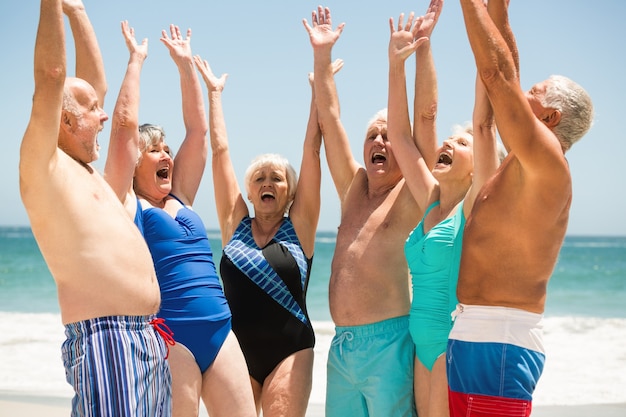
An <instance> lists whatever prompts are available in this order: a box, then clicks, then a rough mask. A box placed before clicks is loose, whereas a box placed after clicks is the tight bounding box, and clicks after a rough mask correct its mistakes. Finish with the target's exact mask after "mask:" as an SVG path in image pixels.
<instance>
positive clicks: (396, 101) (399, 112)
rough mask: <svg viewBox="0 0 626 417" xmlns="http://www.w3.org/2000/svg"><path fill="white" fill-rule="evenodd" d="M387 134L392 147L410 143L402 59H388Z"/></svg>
mask: <svg viewBox="0 0 626 417" xmlns="http://www.w3.org/2000/svg"><path fill="white" fill-rule="evenodd" d="M387 101H388V103H387V134H388V137H389V140H390V141H391V144H392V146H393V148H394V149H397V150H398V151H401V150H402V149H407V148H408V147H409V146H410V145H411V144H412V134H411V121H410V119H409V108H408V96H407V90H406V70H405V68H404V61H403V60H392V59H390V61H389V91H388V98H387Z"/></svg>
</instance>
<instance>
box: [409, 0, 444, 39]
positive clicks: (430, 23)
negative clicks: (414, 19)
mask: <svg viewBox="0 0 626 417" xmlns="http://www.w3.org/2000/svg"><path fill="white" fill-rule="evenodd" d="M442 9H443V0H432V1H431V2H430V5H429V6H428V9H427V10H426V14H425V15H424V16H421V17H420V18H418V20H419V25H417V26H418V27H417V33H416V35H415V39H419V38H422V37H425V38H430V36H431V35H432V33H433V30H434V29H435V26H436V25H437V22H438V21H439V16H440V15H441V10H442Z"/></svg>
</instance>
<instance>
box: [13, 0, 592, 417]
mask: <svg viewBox="0 0 626 417" xmlns="http://www.w3.org/2000/svg"><path fill="white" fill-rule="evenodd" d="M460 3H461V7H462V10H463V16H464V20H465V27H466V30H467V34H468V38H469V41H470V45H471V48H472V51H473V53H474V57H475V62H476V74H477V75H476V84H475V101H474V110H473V118H472V124H471V126H466V127H463V128H459V129H457V130H456V131H455V132H454V134H453V135H452V136H450V137H448V138H447V139H446V140H444V141H443V143H442V144H441V145H439V144H438V139H437V133H436V117H437V108H438V97H437V76H436V71H435V65H434V62H433V55H432V51H431V42H430V39H431V37H432V36H433V32H434V29H435V27H436V24H437V22H438V19H439V16H440V14H441V12H442V9H443V0H431V1H430V4H429V6H428V8H427V10H426V12H425V14H424V15H422V16H415V15H414V14H413V13H410V14H408V15H405V14H400V15H399V18H398V20H397V21H395V20H394V19H393V18H392V19H390V20H389V27H390V40H389V48H388V59H389V85H388V103H387V107H386V108H385V109H383V110H381V111H379V112H377V113H376V114H375V115H374V117H373V118H372V120H371V121H370V122H369V123H368V127H367V131H366V135H365V140H364V143H363V157H364V160H363V163H360V162H358V161H357V159H356V158H355V157H354V156H353V154H352V152H351V150H350V144H349V140H348V137H347V134H346V131H345V129H344V127H343V125H342V123H341V118H340V111H339V109H340V105H339V98H338V94H337V89H336V85H335V80H334V75H335V73H337V72H338V71H339V70H341V68H342V65H343V62H342V61H341V60H333V59H332V49H333V47H334V45H335V44H336V42H337V41H338V40H339V38H340V36H341V33H342V31H343V28H344V24H343V23H342V24H339V25H336V26H333V23H332V21H331V12H330V10H329V9H328V8H324V7H322V6H319V7H318V8H317V9H316V10H314V11H313V13H312V16H311V20H310V21H309V20H307V19H304V20H303V25H304V27H305V30H306V31H307V33H308V34H309V38H310V43H311V46H312V49H313V58H314V68H313V72H312V73H310V74H309V83H310V86H311V102H310V110H309V119H308V124H307V126H306V130H305V137H304V142H303V153H302V162H301V166H300V175H299V176H298V175H297V174H296V171H295V169H294V168H293V167H292V166H291V164H290V163H289V162H288V161H287V160H286V159H285V158H283V157H282V156H280V155H279V154H275V153H268V154H263V155H260V156H259V157H257V158H256V159H254V160H253V161H252V163H251V165H250V166H249V167H248V169H247V171H246V173H245V179H244V186H245V197H244V192H243V191H242V190H241V189H240V187H239V185H238V182H237V176H236V174H235V170H234V167H233V163H232V161H231V157H230V148H229V141H228V135H227V129H226V124H225V119H224V113H223V109H222V94H223V91H224V88H225V84H226V79H227V75H226V74H224V75H222V76H219V77H218V76H216V75H215V74H213V72H212V70H211V67H210V66H209V63H208V62H207V61H205V60H203V59H202V58H201V57H200V56H199V55H195V56H194V55H193V54H192V50H191V35H192V33H191V30H188V31H187V32H186V34H184V33H182V32H181V30H180V29H179V27H178V26H176V25H171V26H170V28H169V31H166V30H163V32H162V34H161V38H160V40H161V42H162V43H163V45H164V46H165V47H166V48H167V49H168V51H169V53H170V56H171V58H172V61H173V62H174V64H175V65H176V67H177V69H178V72H179V77H180V86H181V97H182V116H183V122H184V126H185V137H184V140H183V141H182V144H181V146H180V149H178V151H177V152H176V155H174V152H173V150H172V149H170V147H169V146H168V144H167V142H166V141H165V131H164V129H163V128H162V127H161V126H159V125H158V124H140V123H139V103H140V79H141V72H142V68H143V64H144V61H145V59H146V57H147V56H148V42H147V40H145V39H144V40H143V41H138V40H137V38H136V35H135V31H134V29H133V28H132V27H131V26H130V24H129V23H128V22H126V21H124V22H122V23H121V32H122V36H123V39H124V41H125V44H126V47H127V50H128V53H129V59H128V65H127V68H126V73H125V76H124V79H123V81H122V84H121V87H120V90H119V94H118V96H117V100H116V102H115V107H114V110H113V113H112V117H111V137H110V143H109V148H108V155H107V158H106V164H105V168H104V173H103V175H101V174H100V173H98V172H97V171H96V170H95V169H94V168H93V167H92V165H91V163H92V162H93V161H95V160H96V159H98V157H99V146H98V142H97V135H98V133H99V132H100V131H101V130H102V128H103V125H104V122H106V121H107V120H108V115H107V114H106V113H105V112H104V110H103V106H104V99H105V95H106V92H107V88H108V87H107V82H106V77H105V72H104V65H103V60H102V56H101V54H100V50H99V47H98V42H97V39H96V35H95V33H94V30H93V27H92V25H91V23H90V21H89V18H88V16H87V13H86V11H85V7H84V5H83V3H82V0H41V10H40V20H39V26H38V31H37V37H36V43H35V61H34V75H35V92H34V96H33V107H32V112H31V117H30V121H29V124H28V127H27V130H26V132H25V134H24V138H23V140H22V145H21V149H20V164H19V169H20V191H21V196H22V200H23V203H24V206H25V207H26V210H27V213H28V215H29V219H30V222H31V227H32V230H33V234H34V236H35V239H36V240H37V242H38V245H39V248H40V250H41V252H42V254H43V256H44V258H45V260H46V262H47V265H48V267H49V269H50V272H51V274H52V276H53V277H54V279H55V282H56V285H57V288H58V299H59V305H60V309H61V316H62V321H63V324H64V326H65V334H66V340H65V342H64V343H63V346H62V356H63V362H64V366H65V371H66V378H67V381H68V383H69V384H71V385H72V386H73V388H74V391H75V395H74V397H73V399H72V415H75V416H103V415H107V416H169V415H175V416H197V415H198V413H199V408H200V400H202V402H203V403H204V405H205V407H206V409H207V412H208V414H209V415H210V416H212V417H216V416H258V415H259V413H261V412H262V414H263V416H265V417H270V416H289V417H292V416H304V415H305V414H306V409H307V405H308V400H309V396H310V393H311V388H312V369H313V347H314V344H315V334H314V330H313V327H312V324H311V321H310V319H309V316H308V313H307V307H306V290H307V286H308V280H309V276H310V272H311V265H312V258H313V253H314V246H315V245H314V243H315V233H316V229H317V223H318V219H319V213H320V187H321V163H320V153H321V148H322V142H323V144H324V151H325V154H326V160H327V162H328V167H329V171H330V174H331V176H332V179H333V182H334V185H335V187H336V190H337V194H338V197H339V200H340V202H341V220H340V224H339V227H338V232H337V240H336V248H335V253H334V257H333V260H332V265H331V276H330V284H329V305H330V313H331V317H332V320H333V322H334V324H335V330H336V331H335V335H334V337H333V340H332V343H331V347H330V351H329V354H328V363H327V394H326V415H327V416H369V415H373V416H415V415H419V416H420V417H424V416H427V417H436V416H487V415H498V416H506V415H511V416H513V415H515V416H520V415H525V416H528V415H530V412H531V407H532V394H533V391H534V388H535V386H536V383H537V380H538V379H539V377H540V375H541V372H542V369H543V364H544V359H545V352H544V349H543V346H542V336H541V320H542V313H543V310H544V304H545V298H546V287H547V283H548V280H549V278H550V275H551V274H552V270H553V268H554V266H555V263H556V259H557V256H558V253H559V250H560V247H561V244H562V242H563V239H564V236H565V232H566V229H567V221H568V213H569V207H570V203H571V196H572V191H571V177H570V173H569V169H568V164H567V160H566V159H565V155H564V154H565V152H566V151H567V150H569V149H570V147H571V146H572V144H573V143H575V142H576V141H577V140H579V139H580V138H581V137H582V136H583V135H584V134H585V133H586V132H587V131H588V129H589V128H590V126H591V124H592V120H593V107H592V103H591V100H590V98H589V96H588V94H587V93H586V92H585V90H583V89H582V88H581V87H580V86H579V85H577V84H576V83H574V82H573V81H571V80H569V79H568V78H566V77H563V76H552V77H550V78H548V79H547V80H545V81H543V82H540V83H538V84H535V85H534V86H533V87H532V88H531V90H530V91H528V92H524V91H523V90H522V89H521V86H520V77H519V60H518V52H517V47H516V43H515V37H514V36H513V33H512V30H511V27H510V25H509V19H508V6H509V0H489V1H488V2H487V1H485V0H460ZM64 15H65V16H67V18H68V20H69V24H70V28H71V32H72V34H73V38H74V44H75V50H76V51H75V52H76V73H75V77H69V76H68V74H67V73H68V69H67V63H66V45H65V43H66V41H65V33H64ZM411 55H415V82H414V101H413V115H412V120H411V115H410V114H409V113H410V112H409V104H408V93H407V85H406V84H407V83H406V81H407V80H406V73H405V64H406V61H407V59H408V58H409V57H410V56H411ZM198 73H199V74H200V77H199V76H198ZM200 78H201V79H202V80H203V81H204V83H205V85H206V88H207V90H208V104H209V109H208V118H207V112H206V109H205V105H204V99H203V93H202V85H201V82H200ZM496 128H497V130H496ZM207 132H208V136H209V139H208V140H207ZM497 133H499V136H500V139H501V141H502V144H503V145H504V148H505V149H506V155H505V154H504V152H503V151H501V150H500V148H499V146H500V145H499V143H498V140H497ZM209 152H210V153H211V165H212V178H213V185H214V190H215V204H216V207H217V216H218V223H219V227H220V231H221V239H222V248H223V249H222V250H223V255H222V257H221V262H220V265H219V274H218V272H217V266H216V265H215V264H214V261H213V252H212V249H211V247H210V245H209V241H208V237H207V233H206V227H205V225H204V223H203V221H202V220H201V219H200V217H199V216H198V215H197V213H195V212H194V211H193V209H192V206H193V203H194V201H195V198H196V194H197V192H198V189H199V187H200V182H201V179H202V177H203V174H204V169H205V166H206V163H207V158H208V155H209ZM246 199H247V200H248V201H246ZM249 205H251V206H252V208H253V215H251V213H250V208H249Z"/></svg>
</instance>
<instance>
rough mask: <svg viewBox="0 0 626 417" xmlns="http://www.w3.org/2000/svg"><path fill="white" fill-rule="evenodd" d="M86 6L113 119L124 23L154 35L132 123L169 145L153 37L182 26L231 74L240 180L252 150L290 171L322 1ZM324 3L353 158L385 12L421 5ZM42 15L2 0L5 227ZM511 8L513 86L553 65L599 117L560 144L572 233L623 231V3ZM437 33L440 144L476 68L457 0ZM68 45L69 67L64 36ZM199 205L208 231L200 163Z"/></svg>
mask: <svg viewBox="0 0 626 417" xmlns="http://www.w3.org/2000/svg"><path fill="white" fill-rule="evenodd" d="M84 2H85V5H86V7H87V11H88V13H89V16H90V19H91V21H92V23H93V25H94V27H95V30H96V34H97V36H98V39H99V42H100V47H101V49H102V53H103V56H104V61H105V66H106V71H107V79H108V83H109V93H108V95H107V99H106V102H105V105H104V108H105V111H106V112H107V113H108V114H109V115H110V114H111V112H112V110H113V105H114V103H115V98H116V96H117V92H118V90H119V86H120V83H121V79H122V77H123V74H124V71H125V68H126V63H127V60H128V52H127V49H126V46H125V44H124V40H123V38H122V35H121V31H120V22H121V21H122V20H129V22H130V24H131V26H133V27H134V28H135V32H136V36H137V38H138V39H142V38H144V37H147V38H149V56H148V59H147V61H146V63H145V65H144V69H143V73H142V90H141V111H140V119H141V120H140V121H141V122H142V123H143V122H150V123H158V124H161V125H162V126H163V127H164V128H165V131H166V133H167V139H168V142H169V144H170V146H172V147H173V148H174V149H175V150H176V149H177V148H178V146H179V145H180V140H181V139H182V137H183V135H184V133H183V124H182V116H181V104H180V90H179V81H178V74H177V71H176V68H175V65H174V64H173V62H172V60H171V58H170V57H169V54H168V52H167V49H166V48H165V46H163V45H162V44H161V43H160V42H159V37H160V33H161V29H167V28H168V27H169V24H170V23H174V24H177V25H179V26H180V27H181V29H182V30H183V31H185V30H186V29H187V28H188V27H190V28H192V31H193V35H192V49H193V51H194V53H197V54H200V55H202V57H203V58H205V59H207V60H208V61H209V63H210V64H211V66H212V68H213V71H214V72H215V73H216V74H221V73H224V72H226V73H228V74H229V78H228V81H227V83H226V89H225V91H224V96H223V97H224V111H225V114H226V123H227V127H228V133H229V139H230V144H231V153H232V157H233V162H234V164H235V169H236V170H237V172H238V173H239V175H240V183H241V179H242V178H243V173H244V171H245V168H246V167H247V166H248V163H249V162H250V160H251V159H252V158H253V157H254V156H256V155H257V154H259V153H264V152H277V153H281V154H283V155H285V156H286V157H287V158H289V160H290V161H291V162H292V164H293V165H294V166H295V167H296V169H297V170H298V169H299V166H300V156H301V149H302V140H303V135H304V131H305V127H306V121H307V117H308V111H309V100H310V89H309V86H308V81H307V73H308V72H309V71H311V70H312V67H313V59H312V57H313V54H312V51H311V47H310V44H309V40H308V36H307V34H306V31H305V30H304V28H303V26H302V22H301V20H302V18H308V19H310V16H311V11H312V10H313V9H314V8H315V7H316V6H317V4H318V3H312V2H308V1H301V0H276V1H268V2H256V1H237V0H229V1H221V2H209V1H206V0H204V1H201V0H187V1H179V2H174V1H164V0H108V1H102V0H99V1H97V0H84ZM324 5H325V6H329V7H330V8H331V11H332V13H333V19H334V24H335V25H336V24H338V23H340V22H346V27H345V29H344V32H343V34H342V36H341V39H340V40H339V42H338V44H337V45H336V47H335V50H334V57H336V58H342V59H343V60H344V61H345V64H344V68H343V69H342V70H341V72H340V73H339V74H338V75H337V85H338V89H339V95H340V101H341V110H342V120H343V123H344V125H345V127H346V130H347V132H348V135H349V137H350V142H351V147H352V151H353V153H354V154H355V156H356V158H357V160H359V161H361V160H362V143H363V138H364V134H365V125H366V123H367V121H368V120H369V119H370V117H371V116H372V115H373V114H374V113H375V112H376V111H377V110H379V109H380V108H383V107H386V105H387V104H386V102H387V44H388V41H389V26H388V19H389V17H392V16H393V17H394V19H397V17H398V15H399V13H400V12H407V13H408V12H410V11H412V10H413V11H415V12H416V13H418V14H421V13H423V12H424V11H425V9H426V7H427V5H428V0H419V1H406V0H402V1H400V0H387V1H384V2H371V1H364V2H352V1H346V0H343V1H334V2H330V3H326V4H324ZM38 14H39V2H38V1H36V0H26V1H20V2H4V1H3V2H1V4H0V22H1V24H2V25H1V27H3V28H4V33H5V38H4V39H5V40H4V45H3V51H2V52H3V60H2V61H3V65H2V67H1V68H2V69H1V70H0V71H2V77H0V92H1V93H2V94H1V99H0V114H1V115H2V116H1V117H2V119H1V122H2V126H3V129H4V139H3V143H5V145H6V146H5V147H4V150H5V159H6V165H7V166H5V180H4V190H3V193H4V198H3V201H4V203H3V204H1V205H0V225H28V218H27V216H26V213H25V211H24V209H23V206H22V204H21V201H20V197H19V189H18V158H19V144H20V141H21V138H22V135H23V133H24V130H25V128H26V125H27V123H28V118H29V115H30V107H31V106H30V103H31V98H32V93H33V81H32V80H33V75H32V65H33V50H34V40H35V33H36V28H37V22H38ZM510 15H511V22H512V26H513V30H514V32H515V35H516V37H517V42H518V46H519V50H520V60H521V74H522V87H523V88H524V89H528V88H530V87H531V86H532V84H534V83H536V82H538V81H541V80H543V79H545V78H547V77H548V76H549V75H551V74H563V75H566V76H568V77H570V78H572V79H574V80H575V81H577V82H578V83H580V84H581V85H582V86H583V87H585V88H586V89H587V91H588V92H589V93H590V94H591V96H592V98H593V100H594V104H595V109H596V119H595V125H594V127H593V128H592V130H591V131H590V132H589V133H588V134H587V135H586V136H585V137H584V138H583V139H582V141H581V142H580V143H578V144H576V145H575V146H574V147H573V148H572V150H571V151H570V152H568V160H569V162H570V167H571V171H572V177H573V184H574V200H573V204H572V209H571V215H570V223H569V229H568V234H570V235H621V236H624V235H626V216H625V215H624V213H625V211H624V207H626V187H625V186H624V182H625V180H626V173H625V172H624V169H625V167H623V166H622V165H621V160H622V159H623V157H624V156H625V155H626V139H624V133H623V132H624V128H623V126H624V124H622V122H621V120H622V117H624V114H623V113H624V109H625V107H624V105H623V102H624V99H625V98H626V78H625V76H624V74H625V72H624V71H625V68H626V46H625V45H624V42H625V41H626V25H624V21H623V19H624V16H626V2H624V1H623V0H601V1H598V2H589V1H582V0H513V1H512V4H511V7H510ZM68 34H69V33H68ZM432 42H433V53H434V56H435V64H436V66H437V71H438V77H439V103H440V104H439V116H438V132H439V138H440V141H441V139H443V138H445V137H446V136H448V135H449V134H450V133H451V126H452V125H453V124H455V123H463V122H465V121H467V120H470V118H471V112H472V104H473V84H474V76H475V66H474V61H473V57H472V54H471V50H470V48H469V44H468V42H467V36H466V33H465V28H464V25H463V19H462V15H461V9H460V5H459V2H458V1H453V0H446V2H445V5H444V10H443V14H442V16H441V18H440V21H439V24H438V26H437V28H436V29H435V33H434V34H433V39H432ZM68 52H69V54H70V60H69V63H70V66H71V67H70V68H71V69H72V71H70V72H73V46H72V45H71V44H69V47H68ZM410 62H411V64H412V62H413V61H412V60H411V61H410ZM411 67H412V65H408V66H407V68H411ZM205 97H206V92H205ZM109 128H110V123H107V125H106V127H105V129H104V131H103V132H102V133H101V134H100V138H99V141H100V144H101V146H102V149H101V160H100V161H98V162H97V163H96V164H95V166H96V168H98V169H99V170H102V168H103V167H104V158H105V157H106V151H107V144H108V139H109V134H110V130H109ZM322 170H323V171H322V172H323V183H322V215H321V218H320V224H319V230H330V231H332V230H336V227H337V225H338V223H339V202H338V200H337V196H336V193H335V189H334V186H333V185H332V181H331V179H330V175H329V173H328V169H327V167H326V165H325V160H323V166H322ZM241 185H242V188H243V184H241ZM194 208H195V210H196V211H198V212H199V213H200V215H201V216H202V217H203V219H204V221H205V224H206V226H207V227H208V228H210V229H213V228H217V223H216V214H215V207H214V203H213V187H212V179H211V177H210V168H209V167H207V170H206V172H205V176H204V179H203V182H202V185H201V189H200V192H199V194H198V197H197V199H196V203H195V206H194ZM537 215H541V213H537ZM51 221H53V219H51ZM94 221H98V219H94Z"/></svg>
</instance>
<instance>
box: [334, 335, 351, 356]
mask: <svg viewBox="0 0 626 417" xmlns="http://www.w3.org/2000/svg"><path fill="white" fill-rule="evenodd" d="M353 339H354V334H353V333H352V332H343V333H341V334H340V335H339V336H337V338H336V339H335V340H333V343H332V344H331V345H332V346H336V345H339V356H341V357H343V342H345V341H348V342H351V341H352V340H353Z"/></svg>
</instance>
